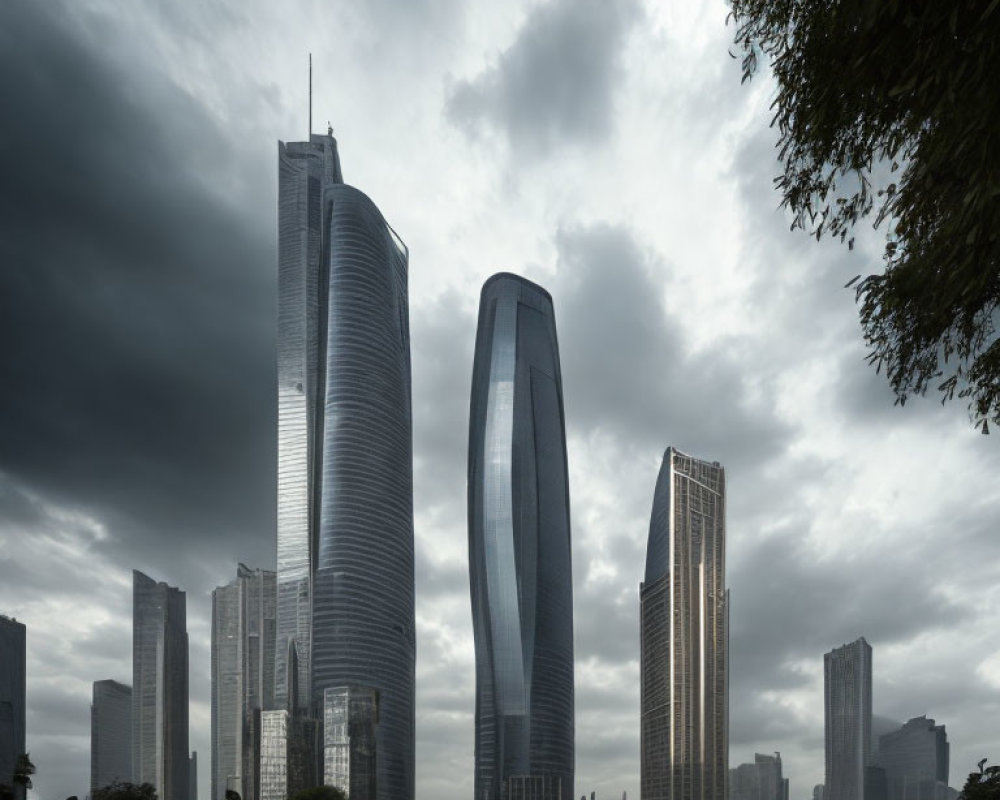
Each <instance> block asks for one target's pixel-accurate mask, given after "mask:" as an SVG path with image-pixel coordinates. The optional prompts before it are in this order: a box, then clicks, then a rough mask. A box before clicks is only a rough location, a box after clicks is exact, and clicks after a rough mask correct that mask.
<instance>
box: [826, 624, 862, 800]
mask: <svg viewBox="0 0 1000 800" xmlns="http://www.w3.org/2000/svg"><path fill="white" fill-rule="evenodd" d="M823 672H824V679H823V700H824V709H825V715H824V716H825V735H826V782H825V784H824V786H825V787H826V788H825V796H826V800H865V767H867V766H869V765H870V764H871V760H872V733H871V732H872V648H871V646H870V645H869V644H868V642H866V641H865V639H864V637H861V638H860V639H858V640H857V641H854V642H852V643H851V644H845V645H843V646H842V647H838V648H835V649H834V650H831V651H830V652H829V653H826V654H825V655H824V656H823Z"/></svg>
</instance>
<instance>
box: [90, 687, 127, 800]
mask: <svg viewBox="0 0 1000 800" xmlns="http://www.w3.org/2000/svg"><path fill="white" fill-rule="evenodd" d="M131 780H132V687H131V686H126V685H125V684H124V683H119V682H118V681H112V680H105V681H94V688H93V702H92V703H91V706H90V788H91V790H92V791H93V790H94V789H100V788H102V787H104V786H108V785H110V784H112V783H114V782H115V781H121V782H125V783H127V782H130V781H131Z"/></svg>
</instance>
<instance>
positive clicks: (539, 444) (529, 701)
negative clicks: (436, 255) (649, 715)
mask: <svg viewBox="0 0 1000 800" xmlns="http://www.w3.org/2000/svg"><path fill="white" fill-rule="evenodd" d="M468 492H469V572H470V585H471V590H472V622H473V631H474V633H475V644H476V742H475V750H476V775H475V799H476V800H499V798H501V797H503V798H506V797H508V796H511V797H532V798H534V797H538V798H545V800H571V799H572V797H573V770H574V751H573V730H574V720H573V713H574V712H573V582H572V571H571V558H570V522H569V482H568V474H567V468H566V433H565V423H564V414H563V396H562V376H561V372H560V368H559V345H558V342H557V339H556V326H555V317H554V315H553V311H552V298H551V297H550V296H549V294H548V292H546V291H545V290H544V289H542V288H541V287H540V286H537V285H536V284H534V283H531V282H530V281H527V280H525V279H524V278H521V277H518V276H516V275H510V274H507V273H501V274H499V275H494V276H493V277H492V278H490V279H489V280H488V281H486V283H485V285H484V286H483V291H482V296H481V298H480V305H479V327H478V331H477V334H476V355H475V363H474V365H473V373H472V399H471V408H470V415H469V483H468Z"/></svg>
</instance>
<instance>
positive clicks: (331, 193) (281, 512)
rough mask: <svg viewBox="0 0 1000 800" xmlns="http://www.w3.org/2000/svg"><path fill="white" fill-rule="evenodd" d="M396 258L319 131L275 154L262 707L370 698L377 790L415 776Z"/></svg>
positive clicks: (403, 304)
mask: <svg viewBox="0 0 1000 800" xmlns="http://www.w3.org/2000/svg"><path fill="white" fill-rule="evenodd" d="M407 267H408V252H407V249H406V246H405V245H404V244H403V242H402V241H401V240H400V239H399V237H398V236H397V235H396V234H395V232H394V231H393V230H392V228H391V227H390V226H389V224H388V223H387V222H386V221H385V218H384V217H383V216H382V214H381V212H380V211H379V210H378V208H377V207H376V205H375V204H374V203H373V202H372V201H371V200H370V199H369V198H368V197H367V196H366V195H365V194H364V193H362V192H361V191H359V190H358V189H355V188H354V187H352V186H348V185H346V184H345V183H344V182H343V176H342V173H341V168H340V158H339V156H338V152H337V142H336V140H335V139H334V138H333V135H332V130H331V131H329V132H328V133H327V134H326V135H316V134H311V135H310V137H309V141H307V142H289V143H287V144H286V143H284V142H280V143H279V145H278V570H277V596H278V607H277V616H278V623H277V642H276V659H275V706H276V707H278V708H284V707H285V706H286V704H287V702H288V694H289V692H288V688H289V683H290V679H291V676H290V675H289V668H288V660H287V659H288V653H289V652H290V650H289V645H290V644H291V645H293V646H294V652H295V654H296V656H297V661H298V665H299V666H298V674H297V676H296V677H297V682H298V696H299V698H300V700H299V702H300V704H301V706H302V707H303V710H305V711H307V712H308V713H309V714H310V715H311V716H313V717H315V718H322V716H323V702H324V693H325V691H326V690H327V689H338V690H339V689H343V688H345V687H349V686H358V685H360V686H365V687H368V688H370V689H373V690H375V691H376V692H378V696H379V718H378V726H377V729H376V732H375V739H376V751H377V764H376V773H377V774H376V777H377V796H378V797H379V798H380V799H384V800H389V798H391V799H392V800H408V798H412V797H413V776H414V757H415V753H414V656H415V641H414V638H415V631H414V628H415V618H414V600H413V580H414V576H413V458H412V433H411V401H410V336H409V311H408V300H407Z"/></svg>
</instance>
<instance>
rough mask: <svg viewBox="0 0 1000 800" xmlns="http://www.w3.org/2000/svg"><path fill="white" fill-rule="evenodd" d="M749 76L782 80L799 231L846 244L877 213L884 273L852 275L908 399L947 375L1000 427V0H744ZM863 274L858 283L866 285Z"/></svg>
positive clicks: (789, 192) (781, 127)
mask: <svg viewBox="0 0 1000 800" xmlns="http://www.w3.org/2000/svg"><path fill="white" fill-rule="evenodd" d="M730 16H731V18H732V20H733V21H734V22H735V25H736V36H735V39H736V44H737V46H738V47H739V48H740V49H741V50H742V53H743V57H742V66H743V80H744V82H745V81H747V80H749V79H750V78H751V77H752V76H753V75H754V74H755V73H756V72H757V70H758V68H759V66H760V63H761V61H762V59H763V60H766V62H767V63H768V64H769V65H770V67H771V69H772V71H773V74H774V77H775V79H776V81H777V84H778V89H777V96H776V98H775V100H774V103H773V109H774V117H773V119H772V122H771V124H772V126H777V129H778V132H779V140H778V151H779V159H780V161H781V163H782V167H783V173H782V174H781V175H779V176H778V177H777V178H775V184H776V187H777V188H778V190H779V191H780V193H781V195H782V200H781V204H782V205H783V206H784V207H786V208H788V209H789V210H790V211H791V213H792V215H793V224H792V228H793V229H794V228H801V229H803V230H806V231H807V232H809V233H810V234H812V235H815V236H816V238H817V240H818V239H819V238H821V237H822V236H823V235H824V234H828V235H830V236H834V237H838V238H840V240H841V241H844V240H845V239H847V240H848V244H849V246H853V235H852V233H853V229H854V226H855V224H856V223H857V222H858V220H860V219H862V218H864V217H867V216H868V215H870V214H871V213H873V212H874V215H875V216H874V220H873V222H874V224H875V226H876V227H878V226H880V225H882V224H883V223H884V224H885V230H886V245H885V252H884V256H883V258H884V270H883V271H882V272H881V273H879V274H872V275H868V276H867V277H865V278H863V279H861V276H858V278H855V280H854V281H852V282H851V284H848V285H852V284H853V285H855V288H856V292H857V298H858V301H859V303H860V317H861V324H862V328H863V331H864V337H865V341H866V343H867V345H868V346H869V348H870V350H869V353H868V360H869V362H870V363H871V364H873V365H874V366H875V367H876V369H877V370H881V369H885V371H886V375H887V377H888V379H889V383H890V385H891V387H892V389H893V391H894V392H895V395H896V401H897V403H900V404H902V403H904V402H905V401H906V399H907V398H908V397H910V396H913V395H917V394H924V393H925V392H926V390H927V389H928V388H929V387H930V386H932V385H934V384H937V388H938V389H939V390H940V391H941V392H942V402H945V401H946V400H949V399H951V398H952V397H953V396H955V394H956V392H957V394H958V396H959V397H963V398H967V399H968V402H969V410H970V413H971V415H972V417H973V421H974V422H975V424H976V425H977V426H979V427H981V429H982V431H983V432H984V433H987V432H988V430H989V428H988V423H989V422H993V423H994V424H997V423H1000V339H998V337H997V328H996V325H997V322H998V318H1000V312H998V306H1000V92H997V90H996V79H997V75H1000V0H949V1H948V2H940V0H732V6H731V12H730ZM859 279H860V280H859Z"/></svg>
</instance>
